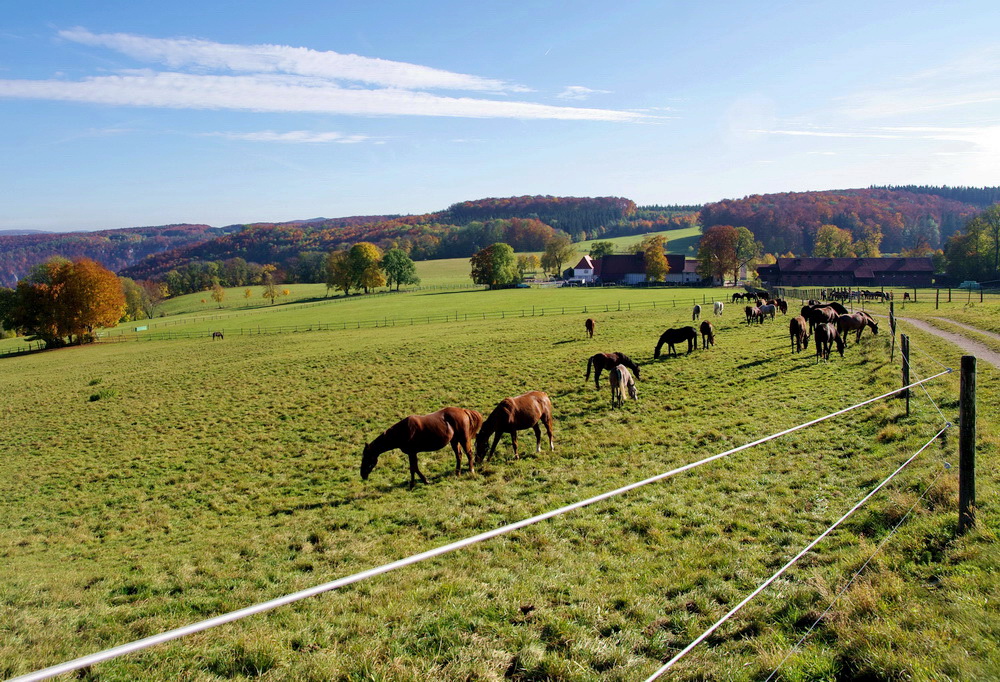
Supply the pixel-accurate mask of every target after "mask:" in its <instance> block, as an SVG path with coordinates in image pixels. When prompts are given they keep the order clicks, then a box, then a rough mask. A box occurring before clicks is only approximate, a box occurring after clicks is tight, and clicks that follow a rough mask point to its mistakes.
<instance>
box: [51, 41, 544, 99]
mask: <svg viewBox="0 0 1000 682" xmlns="http://www.w3.org/2000/svg"><path fill="white" fill-rule="evenodd" d="M59 36H60V37H61V38H63V39H65V40H69V41H73V42H76V43H80V44H83V45H90V46H93V47H106V48H109V49H112V50H115V51H117V52H121V53H122V54H125V55H128V56H129V57H132V58H133V59H137V60H140V61H145V62H156V63H160V64H165V65H166V66H168V67H169V68H171V69H182V68H185V67H194V68H202V69H208V70H217V71H233V72H237V73H258V74H264V73H286V74H293V75H298V76H315V77H318V78H325V79H332V80H345V81H353V82H359V83H370V84H373V85H380V86H384V87H391V88H405V89H418V90H433V89H443V90H481V91H490V92H527V91H528V88H525V87H524V86H521V85H516V84H513V83H508V82H506V81H502V80H498V79H494V78H482V77H480V76H472V75H468V74H464V73H454V72H452V71H444V70H442V69H435V68H431V67H428V66H421V65H419V64H408V63H406V62H395V61H390V60H387V59H377V58H372V57H362V56H359V55H356V54H341V53H339V52H332V51H319V50H311V49H309V48H305V47H291V46H289V45H232V44H226V43H215V42H211V41H208V40H199V39H195V38H150V37H147V36H138V35H132V34H128V33H92V32H90V31H88V30H86V29H84V28H74V29H70V30H66V31H60V32H59Z"/></svg>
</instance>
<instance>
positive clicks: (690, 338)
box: [653, 327, 698, 358]
mask: <svg viewBox="0 0 1000 682" xmlns="http://www.w3.org/2000/svg"><path fill="white" fill-rule="evenodd" d="M697 338H698V332H697V331H696V330H695V328H694V327H678V328H677V329H668V330H667V331H665V332H663V333H662V334H660V340H659V341H658V342H657V343H656V350H654V351H653V357H654V358H658V357H660V349H661V348H663V344H667V355H670V354H671V353H673V354H674V355H677V349H676V348H675V347H674V345H675V344H678V343H680V342H681V341H687V343H688V353H690V352H691V351H693V350H694V343H695V341H696V340H697Z"/></svg>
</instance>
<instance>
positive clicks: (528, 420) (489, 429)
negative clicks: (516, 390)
mask: <svg viewBox="0 0 1000 682" xmlns="http://www.w3.org/2000/svg"><path fill="white" fill-rule="evenodd" d="M539 422H541V423H542V424H544V425H545V432H546V433H547V434H548V435H549V449H550V450H555V449H556V446H555V444H554V443H553V442H552V401H551V400H549V396H548V395H546V394H545V393H542V392H541V391H529V392H527V393H525V394H523V395H519V396H515V397H513V398H504V399H503V400H501V401H500V403H499V404H498V405H497V406H496V407H495V408H493V411H492V412H490V416H488V417H487V418H486V421H484V422H483V426H482V428H481V429H480V430H479V435H478V436H476V461H477V462H482V461H483V460H484V459H485V460H486V461H489V460H490V458H491V457H492V456H493V453H494V452H496V449H497V443H499V442H500V438H501V437H502V436H503V434H505V433H509V434H510V440H511V442H512V443H513V444H514V458H515V459H519V458H520V456H519V455H518V454H517V432H518V431H524V430H525V429H534V431H535V452H541V451H542V430H541V429H540V428H539V427H538V424H539ZM494 434H495V436H494ZM490 436H494V438H493V446H492V447H490Z"/></svg>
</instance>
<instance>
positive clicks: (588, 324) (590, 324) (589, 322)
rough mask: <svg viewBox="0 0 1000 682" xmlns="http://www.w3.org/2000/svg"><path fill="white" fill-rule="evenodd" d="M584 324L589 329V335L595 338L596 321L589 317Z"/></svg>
mask: <svg viewBox="0 0 1000 682" xmlns="http://www.w3.org/2000/svg"><path fill="white" fill-rule="evenodd" d="M583 326H584V327H586V329H587V336H589V337H590V338H594V321H593V320H592V319H590V318H589V317H588V318H587V321H586V322H584V323H583Z"/></svg>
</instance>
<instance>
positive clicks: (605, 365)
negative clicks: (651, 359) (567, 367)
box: [583, 352, 639, 389]
mask: <svg viewBox="0 0 1000 682" xmlns="http://www.w3.org/2000/svg"><path fill="white" fill-rule="evenodd" d="M615 365H625V366H626V367H628V368H629V369H630V370H632V371H633V372H635V378H636V379H638V378H639V365H637V364H635V363H634V362H632V359H631V358H629V356H627V355H625V353H618V352H615V353H598V354H597V355H591V356H590V359H589V360H587V374H586V375H585V376H584V377H583V380H584V381H588V380H589V379H590V368H591V367H593V368H594V388H596V389H600V388H601V384H600V381H599V379H600V378H601V372H603V371H604V370H606V369H608V370H611V369H614V368H615Z"/></svg>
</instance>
